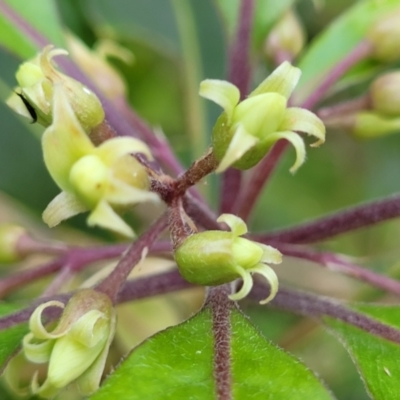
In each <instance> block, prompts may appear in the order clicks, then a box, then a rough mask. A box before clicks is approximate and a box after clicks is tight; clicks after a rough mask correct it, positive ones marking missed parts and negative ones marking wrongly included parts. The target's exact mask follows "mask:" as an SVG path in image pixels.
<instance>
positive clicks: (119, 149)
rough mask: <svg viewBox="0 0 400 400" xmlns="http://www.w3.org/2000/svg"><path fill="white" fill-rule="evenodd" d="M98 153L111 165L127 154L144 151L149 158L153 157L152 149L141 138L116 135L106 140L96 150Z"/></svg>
mask: <svg viewBox="0 0 400 400" xmlns="http://www.w3.org/2000/svg"><path fill="white" fill-rule="evenodd" d="M95 152H96V155H97V156H98V157H100V158H101V160H102V161H103V162H104V163H105V164H107V165H111V164H113V163H114V162H115V161H117V160H118V159H119V158H121V157H122V156H124V155H126V154H131V153H132V154H134V153H142V154H144V155H145V156H146V157H147V158H148V159H149V160H152V159H153V156H152V154H151V152H150V149H149V148H148V147H147V145H146V144H145V143H144V142H142V141H141V140H138V139H135V138H132V137H116V138H113V139H110V140H107V141H105V142H104V143H102V144H101V145H100V146H99V147H97V148H96V150H95Z"/></svg>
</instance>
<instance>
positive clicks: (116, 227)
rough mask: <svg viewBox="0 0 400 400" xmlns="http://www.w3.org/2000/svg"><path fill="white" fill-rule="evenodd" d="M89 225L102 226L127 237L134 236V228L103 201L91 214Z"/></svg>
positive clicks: (88, 220)
mask: <svg viewBox="0 0 400 400" xmlns="http://www.w3.org/2000/svg"><path fill="white" fill-rule="evenodd" d="M87 223H88V225H89V226H100V227H102V228H106V229H110V230H112V231H114V232H117V233H120V234H121V235H124V236H127V237H133V236H134V232H133V230H132V228H131V227H130V226H129V225H128V224H127V223H126V222H125V221H124V220H123V219H122V218H121V217H120V216H119V215H118V214H117V213H116V212H115V211H114V210H113V209H112V207H111V206H110V205H109V204H108V203H107V202H106V201H101V202H100V203H99V204H98V205H97V207H96V208H95V209H94V210H93V211H92V212H91V213H90V215H89V218H88V219H87Z"/></svg>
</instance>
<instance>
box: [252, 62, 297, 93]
mask: <svg viewBox="0 0 400 400" xmlns="http://www.w3.org/2000/svg"><path fill="white" fill-rule="evenodd" d="M300 76H301V70H300V69H299V68H296V67H293V65H291V64H290V63H289V62H287V61H285V62H283V63H282V64H281V65H280V66H279V67H278V68H276V69H275V70H274V71H273V72H272V74H271V75H269V76H268V78H266V79H265V80H264V81H263V82H261V83H260V84H259V85H258V87H256V88H255V89H254V90H253V91H252V92H251V94H250V96H249V97H253V96H256V95H258V94H263V93H269V92H274V93H279V94H281V95H282V96H283V97H285V98H286V99H288V98H289V97H290V96H291V94H292V92H293V90H294V88H295V87H296V85H297V83H298V82H299V79H300Z"/></svg>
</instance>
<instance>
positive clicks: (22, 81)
mask: <svg viewBox="0 0 400 400" xmlns="http://www.w3.org/2000/svg"><path fill="white" fill-rule="evenodd" d="M67 54H68V52H67V51H66V50H63V49H55V48H53V46H52V45H49V46H46V47H45V48H44V49H43V50H42V52H41V53H39V54H38V55H37V56H36V57H35V58H34V59H32V60H29V61H26V62H24V63H22V64H21V65H20V67H19V69H18V71H17V73H16V78H17V82H18V85H19V87H17V88H16V89H15V91H14V93H13V94H12V95H11V96H10V97H9V98H8V100H7V104H8V105H9V106H10V107H11V108H12V109H13V110H14V111H15V112H17V113H18V114H21V115H22V116H24V117H27V118H29V119H32V118H34V119H37V122H39V123H40V124H42V125H43V126H46V127H47V126H49V125H50V124H51V123H52V119H53V115H52V110H53V96H54V88H55V87H56V86H57V87H59V88H61V90H62V91H63V92H64V94H65V96H66V98H67V99H68V102H69V104H70V106H71V108H72V109H73V110H74V113H75V115H76V117H77V119H78V121H79V123H80V124H81V125H82V127H83V129H84V130H85V131H86V132H87V133H89V132H90V130H91V129H92V128H94V127H96V126H97V125H99V124H100V123H101V122H102V121H103V120H104V110H103V107H102V105H101V103H100V101H99V99H98V98H97V96H96V95H95V94H94V93H93V92H92V91H91V90H90V89H88V88H87V87H86V86H84V85H83V84H82V83H80V82H78V81H77V80H75V79H73V78H71V77H69V76H67V75H65V74H63V73H61V72H60V71H58V70H57V69H56V68H55V67H54V65H53V58H54V57H56V56H58V55H67ZM33 122H35V121H33Z"/></svg>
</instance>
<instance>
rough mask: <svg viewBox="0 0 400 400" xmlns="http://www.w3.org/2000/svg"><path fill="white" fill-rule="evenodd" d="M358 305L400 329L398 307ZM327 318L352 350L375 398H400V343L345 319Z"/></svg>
mask: <svg viewBox="0 0 400 400" xmlns="http://www.w3.org/2000/svg"><path fill="white" fill-rule="evenodd" d="M356 308H357V310H358V311H360V312H363V313H365V314H367V315H369V316H371V317H373V318H375V319H377V320H379V321H380V322H383V323H385V324H388V325H389V326H392V327H395V328H400V321H399V307H398V306H384V305H362V306H357V307H356ZM325 321H326V323H327V325H328V326H329V327H330V328H331V330H332V332H333V333H334V335H335V336H337V337H338V338H339V339H340V340H341V342H342V343H343V344H344V346H345V347H346V349H347V350H348V352H349V353H350V355H351V357H352V358H353V360H354V362H355V364H356V366H357V369H358V370H359V372H360V374H361V376H362V377H363V380H364V382H365V385H366V386H367V389H368V392H369V393H370V394H371V396H372V398H374V399H379V400H395V399H398V398H399V396H400V378H399V377H400V367H399V362H398V360H399V357H400V346H399V344H397V343H393V342H390V341H388V340H386V339H382V338H380V337H377V336H375V335H372V334H370V333H367V332H365V331H363V330H361V329H359V328H356V327H354V326H352V325H349V324H346V323H344V322H340V321H337V320H334V319H331V318H326V320H325Z"/></svg>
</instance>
